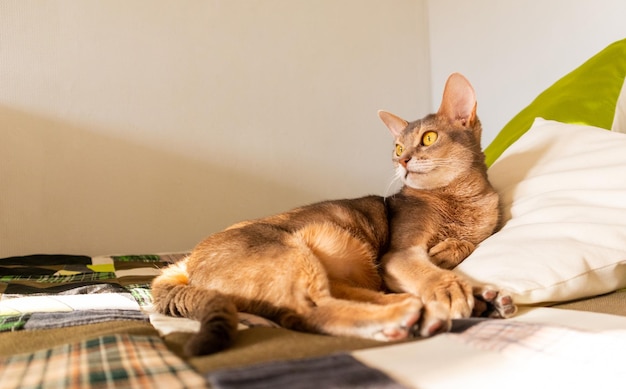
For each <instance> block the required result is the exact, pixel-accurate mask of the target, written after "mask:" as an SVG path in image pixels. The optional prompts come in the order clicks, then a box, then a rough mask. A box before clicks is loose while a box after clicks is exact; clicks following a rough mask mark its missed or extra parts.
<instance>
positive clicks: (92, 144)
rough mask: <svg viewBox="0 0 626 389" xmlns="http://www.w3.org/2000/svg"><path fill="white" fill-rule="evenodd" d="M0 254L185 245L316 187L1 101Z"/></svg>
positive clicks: (296, 201) (305, 198)
mask: <svg viewBox="0 0 626 389" xmlns="http://www.w3.org/2000/svg"><path fill="white" fill-rule="evenodd" d="M0 188H1V189H0V257H6V256H12V255H26V254H31V253H68V254H87V255H100V254H113V253H154V252H168V251H179V250H188V249H191V248H192V247H193V246H194V245H195V244H196V243H198V242H199V241H200V240H201V239H203V238H204V237H205V236H207V235H208V234H210V233H213V232H216V231H218V230H221V229H223V228H225V227H226V226H228V225H230V224H231V223H233V222H236V221H239V220H243V219H250V218H254V217H260V216H265V215H268V214H272V213H276V212H280V211H283V210H287V209H289V208H292V207H293V206H295V205H300V204H303V203H307V202H310V201H311V200H312V199H313V197H314V196H313V195H312V194H310V193H305V192H303V191H300V190H298V189H296V188H292V187H287V186H284V185H282V184H278V183H276V182H269V181H267V180H263V179H261V178H259V177H255V176H253V175H246V174H243V173H241V172H233V171H227V170H224V168H221V167H220V168H216V167H213V166H207V165H206V163H205V164H203V163H202V162H199V161H196V160H193V159H192V158H189V159H186V158H185V157H183V156H180V155H173V154H167V153H166V152H163V151H156V150H152V149H149V148H146V147H145V146H142V145H140V144H132V143H129V142H128V141H123V140H118V139H113V138H108V137H105V136H102V135H101V134H96V133H94V132H92V131H90V130H89V129H87V128H81V127H80V126H77V125H72V124H67V123H63V122H60V121H58V120H55V119H50V118H46V117H41V116H35V115H32V114H28V113H26V112H21V111H18V110H15V109H10V108H6V107H0Z"/></svg>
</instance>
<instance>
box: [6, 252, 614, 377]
mask: <svg viewBox="0 0 626 389" xmlns="http://www.w3.org/2000/svg"><path fill="white" fill-rule="evenodd" d="M185 255H186V253H179V254H167V255H130V256H106V257H93V258H91V257H85V256H67V255H63V256H54V255H52V256H51V255H35V256H28V257H16V258H6V259H0V342H2V335H3V334H2V332H4V335H6V336H9V335H19V334H20V333H25V332H30V333H32V334H33V337H37V334H38V333H40V332H46V331H57V330H58V329H60V328H63V331H67V330H71V329H72V328H76V326H84V325H86V324H95V323H103V324H106V322H109V321H113V320H115V321H120V320H124V321H135V322H142V324H141V326H146V327H149V332H148V333H152V335H146V334H145V333H143V332H142V333H141V334H137V333H133V331H130V332H129V333H113V334H111V333H110V332H113V331H109V332H107V333H105V334H104V335H102V334H99V336H95V335H92V336H90V337H88V338H86V339H82V337H80V338H79V337H77V338H74V339H80V340H79V341H76V340H73V341H68V343H67V344H63V345H58V344H59V342H55V343H54V345H56V346H55V347H51V348H42V349H38V350H37V349H36V348H31V350H35V351H33V352H30V351H29V352H20V351H19V350H20V345H19V344H17V345H16V347H15V353H14V354H12V355H6V354H5V356H4V357H0V387H2V388H48V387H50V388H52V387H83V388H104V387H127V388H144V387H166V388H176V387H190V388H201V387H205V386H206V385H207V382H210V383H211V385H212V386H214V387H222V388H237V387H249V385H250V383H251V382H252V381H254V382H255V383H256V384H257V385H262V384H268V385H269V386H271V387H276V388H282V387H306V385H309V386H311V385H312V384H315V385H313V386H311V387H318V386H316V385H317V384H318V383H320V382H322V381H320V380H321V379H322V378H323V385H322V386H329V387H330V386H333V385H335V386H337V387H355V386H358V387H362V386H363V385H365V383H366V382H371V383H375V386H377V387H390V388H398V387H433V388H437V387H452V386H454V387H458V386H459V385H461V386H463V385H465V384H467V385H470V384H472V383H476V382H472V381H471V377H474V379H476V377H481V379H480V380H479V381H480V382H481V387H484V388H487V387H499V386H497V385H501V384H503V382H505V383H506V385H505V386H507V385H512V384H514V383H516V382H517V383H520V384H524V385H522V386H524V387H536V385H535V384H541V383H545V382H544V381H541V380H540V377H539V376H536V377H538V378H537V379H536V380H535V379H534V377H535V375H532V374H530V375H529V374H527V371H528V370H529V369H531V370H537V371H545V372H546V373H548V372H561V373H562V372H565V371H567V374H566V375H565V376H566V377H569V378H573V379H570V380H569V381H567V382H570V383H581V382H584V383H585V384H589V385H594V383H596V382H598V377H600V378H602V377H604V378H606V379H607V380H609V381H606V382H608V383H609V384H610V383H611V382H619V383H620V384H621V383H623V382H626V375H625V374H624V373H623V371H624V369H622V366H621V360H622V358H621V354H622V353H623V350H624V348H626V331H614V332H604V333H594V332H585V331H579V330H575V329H572V328H568V327H555V326H550V325H544V324H538V323H525V322H516V321H515V320H513V321H511V320H487V321H484V320H467V321H466V322H465V323H462V322H456V324H457V325H458V324H464V325H461V326H460V327H459V326H457V331H456V332H457V333H451V334H445V335H442V336H437V337H435V339H428V340H426V341H423V342H421V341H418V342H409V343H406V344H402V345H398V346H388V347H381V348H377V349H372V350H365V351H363V352H353V353H351V354H347V353H346V354H341V355H339V356H337V355H330V356H323V357H321V358H313V359H304V360H300V361H295V360H290V361H284V362H273V363H270V364H267V365H256V366H250V367H244V368H238V369H235V370H223V371H213V372H210V373H209V374H206V375H204V376H203V375H200V374H198V373H197V372H196V371H194V369H193V368H191V367H190V365H189V364H188V363H187V362H186V361H184V360H182V359H181V358H179V357H178V356H176V355H175V354H174V353H172V351H171V350H169V349H168V347H167V346H166V344H165V343H164V341H163V340H162V337H160V336H158V335H157V332H156V331H154V328H156V329H157V330H158V333H159V334H160V335H162V336H163V335H167V334H169V333H172V332H181V331H183V332H184V331H195V330H197V328H198V323H197V322H194V321H190V320H187V319H180V318H171V317H165V316H163V315H158V314H156V313H154V312H152V311H151V309H150V307H151V296H150V290H149V287H150V282H151V281H152V279H153V278H154V277H155V276H156V275H157V274H158V273H159V269H160V268H161V267H163V266H166V265H168V264H170V263H173V262H175V261H177V260H179V259H181V258H183V257H184V256H185ZM148 322H149V323H150V324H148ZM240 322H241V325H242V326H245V327H255V326H275V324H273V323H271V322H269V321H267V320H265V319H262V318H259V317H256V316H253V315H245V314H241V316H240ZM574 324H575V323H574ZM153 327H154V328H153ZM625 327H626V326H625ZM18 331H19V333H18ZM64 333H65V332H64ZM429 345H431V346H429ZM432 346H435V347H432ZM397 347H408V348H407V349H404V351H403V352H401V351H402V350H399V349H398V348H397ZM429 347H430V348H429ZM423 350H427V351H423ZM460 350H464V351H463V354H462V355H463V356H462V357H461V356H460V355H461V354H460V353H459V352H460ZM11 353H13V347H12V348H11ZM437 354H438V355H439V357H437ZM368 355H369V356H370V357H369V358H367V356H368ZM455 358H462V359H460V360H458V361H456V362H457V364H458V366H457V364H455V363H454V362H455V361H454V360H455ZM438 360H442V361H446V363H444V364H437V363H436V361H438ZM470 366H471V367H470ZM444 367H445V368H446V369H447V370H445V371H442V372H438V370H437V369H439V368H444ZM419 369H422V370H421V371H420V370H419ZM463 369H465V370H463ZM520 369H521V370H520ZM321 370H323V371H325V372H326V375H325V376H323V377H322V376H320V371H321ZM590 370H591V371H592V372H593V374H592V375H591V376H590V375H589V374H586V373H589V371H590ZM346 372H350V374H346ZM468 372H471V375H467V373H468ZM496 372H498V374H496ZM495 376H498V377H501V378H502V380H503V381H499V380H497V379H494V377H495ZM513 376H516V377H517V378H515V380H517V381H510V380H509V379H508V377H513ZM552 377H553V378H554V377H555V375H554V374H552ZM453 379H454V380H457V381H458V382H457V381H454V385H452V386H446V383H451V384H452V382H451V381H450V380H453ZM251 380H252V381H251ZM560 380H561V381H559V382H562V381H563V379H562V378H560ZM611 380H612V381H611ZM489 382H493V383H494V385H492V386H490V385H487V384H486V383H489ZM551 382H552V381H551ZM603 382H605V381H603ZM553 383H554V384H555V385H557V384H558V382H556V381H555V382H553ZM526 384H532V385H530V386H528V385H526ZM570 387H571V386H570ZM606 387H611V385H609V386H606Z"/></svg>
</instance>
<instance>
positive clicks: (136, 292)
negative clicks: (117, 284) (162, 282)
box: [125, 284, 152, 307]
mask: <svg viewBox="0 0 626 389" xmlns="http://www.w3.org/2000/svg"><path fill="white" fill-rule="evenodd" d="M125 288H126V289H127V290H128V291H129V292H130V294H131V295H132V296H133V298H134V299H135V301H137V304H139V306H140V307H145V306H147V305H150V304H152V293H150V284H133V285H126V286H125Z"/></svg>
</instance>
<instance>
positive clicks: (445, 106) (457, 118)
mask: <svg viewBox="0 0 626 389" xmlns="http://www.w3.org/2000/svg"><path fill="white" fill-rule="evenodd" d="M437 113H438V114H439V115H444V116H446V117H447V118H448V119H449V120H452V121H454V122H459V123H460V124H461V125H462V126H464V127H465V126H471V125H472V124H473V122H474V120H475V119H476V93H474V88H472V85H471V84H470V83H469V81H467V79H466V78H465V77H463V75H461V74H460V73H452V74H451V75H450V77H448V81H446V86H445V88H444V90H443V99H442V100H441V106H440V107H439V111H438V112H437Z"/></svg>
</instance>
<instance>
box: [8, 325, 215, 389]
mask: <svg viewBox="0 0 626 389" xmlns="http://www.w3.org/2000/svg"><path fill="white" fill-rule="evenodd" d="M0 382H1V386H2V388H42V389H45V388H94V389H97V388H168V389H169V388H204V387H206V383H205V380H204V379H203V378H202V377H201V376H200V375H198V374H197V373H196V372H195V371H194V370H193V369H192V368H191V367H190V366H189V365H187V364H186V363H185V362H184V361H182V360H181V359H180V358H178V357H177V356H175V355H174V354H173V353H171V352H170V351H169V350H168V349H167V347H166V346H165V345H164V344H163V341H162V340H161V339H160V338H158V337H154V336H132V335H110V336H102V337H99V338H95V339H90V340H86V341H83V342H80V343H75V344H68V345H63V346H59V347H55V348H52V349H48V350H41V351H38V352H35V353H32V354H21V355H15V356H11V357H8V358H4V359H0Z"/></svg>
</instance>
